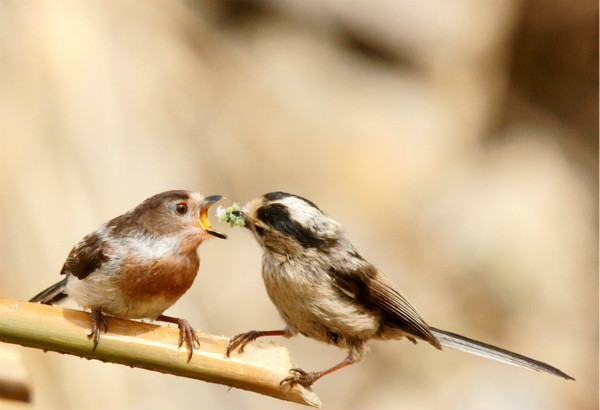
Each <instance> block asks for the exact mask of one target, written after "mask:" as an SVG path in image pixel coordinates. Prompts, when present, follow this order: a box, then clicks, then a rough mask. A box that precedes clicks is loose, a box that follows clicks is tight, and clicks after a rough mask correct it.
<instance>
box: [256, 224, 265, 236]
mask: <svg viewBox="0 0 600 410" xmlns="http://www.w3.org/2000/svg"><path fill="white" fill-rule="evenodd" d="M254 230H255V231H256V233H257V234H259V235H260V236H263V235H264V234H265V231H266V229H265V228H263V227H262V226H258V225H254Z"/></svg>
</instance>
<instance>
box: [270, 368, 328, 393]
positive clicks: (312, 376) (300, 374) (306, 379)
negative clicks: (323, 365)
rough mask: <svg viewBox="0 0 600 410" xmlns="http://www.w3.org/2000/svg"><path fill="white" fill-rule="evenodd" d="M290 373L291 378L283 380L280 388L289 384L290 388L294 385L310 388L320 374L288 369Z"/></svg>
mask: <svg viewBox="0 0 600 410" xmlns="http://www.w3.org/2000/svg"><path fill="white" fill-rule="evenodd" d="M290 373H292V374H293V375H292V376H288V377H286V378H285V379H283V380H282V381H281V382H280V383H279V385H280V386H282V385H284V384H286V383H289V384H290V387H294V385H295V384H299V385H301V386H304V387H306V388H308V387H310V386H311V385H312V384H313V383H314V382H316V381H317V380H318V379H319V378H320V377H321V376H322V374H321V373H319V372H310V373H309V372H306V371H304V370H302V369H298V368H295V369H290Z"/></svg>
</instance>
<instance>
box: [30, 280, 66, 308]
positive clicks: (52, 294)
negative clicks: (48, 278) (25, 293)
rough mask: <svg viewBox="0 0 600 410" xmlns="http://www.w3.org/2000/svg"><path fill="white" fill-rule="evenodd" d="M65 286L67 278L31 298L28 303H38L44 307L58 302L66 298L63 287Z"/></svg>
mask: <svg viewBox="0 0 600 410" xmlns="http://www.w3.org/2000/svg"><path fill="white" fill-rule="evenodd" d="M66 284H67V278H64V279H63V280H61V281H60V282H58V283H55V284H54V285H52V286H50V287H49V288H48V289H46V290H43V291H41V292H40V293H38V294H37V295H35V296H34V297H32V298H31V300H30V302H39V303H43V304H45V305H50V304H52V303H55V302H58V301H59V300H61V299H64V298H66V297H67V294H66V293H65V286H66Z"/></svg>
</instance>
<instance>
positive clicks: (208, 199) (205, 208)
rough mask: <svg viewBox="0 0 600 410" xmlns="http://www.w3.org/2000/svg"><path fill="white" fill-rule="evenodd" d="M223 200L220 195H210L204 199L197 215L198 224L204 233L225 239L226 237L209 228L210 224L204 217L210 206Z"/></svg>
mask: <svg viewBox="0 0 600 410" xmlns="http://www.w3.org/2000/svg"><path fill="white" fill-rule="evenodd" d="M223 198H225V197H224V196H221V195H211V196H207V197H206V198H204V203H203V204H202V208H201V209H200V212H199V213H198V222H199V223H200V226H201V227H202V229H204V232H206V233H208V234H210V235H212V236H216V237H217V238H221V239H227V235H225V234H224V233H221V232H217V231H215V230H213V229H212V228H211V226H210V223H209V222H208V217H207V216H206V212H207V211H208V208H210V207H211V205H212V204H214V203H215V202H217V201H220V200H221V199H223Z"/></svg>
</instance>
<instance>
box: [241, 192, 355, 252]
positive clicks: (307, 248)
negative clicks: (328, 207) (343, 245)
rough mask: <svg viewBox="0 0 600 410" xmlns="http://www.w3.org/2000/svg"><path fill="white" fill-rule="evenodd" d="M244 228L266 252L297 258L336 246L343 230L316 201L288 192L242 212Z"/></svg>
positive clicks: (271, 195) (263, 198) (261, 200)
mask: <svg viewBox="0 0 600 410" xmlns="http://www.w3.org/2000/svg"><path fill="white" fill-rule="evenodd" d="M239 213H240V214H241V215H242V216H243V217H244V220H245V227H246V228H248V229H249V230H250V231H251V232H252V233H253V234H254V237H255V238H256V240H257V242H258V243H259V245H260V246H261V247H262V248H263V249H264V250H265V251H266V252H273V253H276V254H281V255H286V256H287V257H291V258H295V257H297V256H299V255H301V254H306V253H311V252H312V251H326V250H327V249H329V248H331V247H333V246H336V244H337V241H338V240H339V239H340V237H343V230H342V227H341V225H340V224H338V223H337V222H336V221H334V220H333V219H331V218H329V217H328V216H327V215H325V214H324V213H323V212H322V211H321V210H320V209H319V207H317V205H315V204H314V203H313V202H311V201H309V200H307V199H305V198H302V197H300V196H297V195H292V194H287V193H285V192H270V193H268V194H265V195H263V196H261V197H259V198H256V199H254V200H252V201H250V202H249V203H248V204H246V206H244V208H243V209H242V210H241V211H239Z"/></svg>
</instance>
